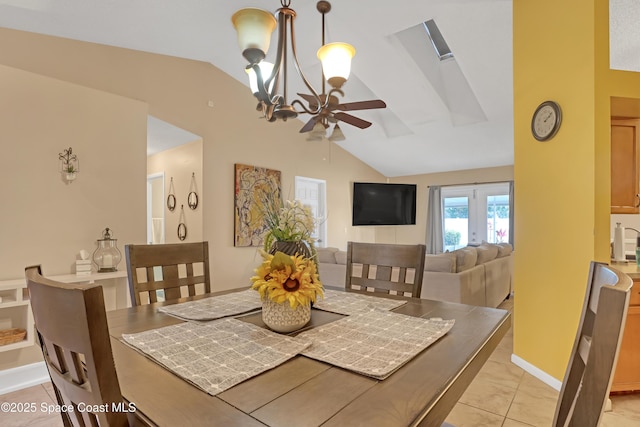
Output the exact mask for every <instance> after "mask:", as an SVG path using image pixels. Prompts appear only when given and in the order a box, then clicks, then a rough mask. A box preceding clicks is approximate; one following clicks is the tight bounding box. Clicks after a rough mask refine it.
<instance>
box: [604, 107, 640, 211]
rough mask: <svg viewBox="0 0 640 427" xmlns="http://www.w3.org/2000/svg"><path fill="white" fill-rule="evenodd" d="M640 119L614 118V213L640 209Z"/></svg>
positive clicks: (612, 192) (612, 139) (612, 205)
mask: <svg viewBox="0 0 640 427" xmlns="http://www.w3.org/2000/svg"><path fill="white" fill-rule="evenodd" d="M639 130H640V119H613V118H612V119H611V213H612V214H637V213H640V194H639V193H640V188H639V187H640V172H639V170H640V145H639V144H640V132H639Z"/></svg>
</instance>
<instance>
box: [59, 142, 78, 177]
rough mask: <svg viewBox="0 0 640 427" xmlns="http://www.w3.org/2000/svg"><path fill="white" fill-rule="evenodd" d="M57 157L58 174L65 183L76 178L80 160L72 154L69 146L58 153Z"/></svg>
mask: <svg viewBox="0 0 640 427" xmlns="http://www.w3.org/2000/svg"><path fill="white" fill-rule="evenodd" d="M58 159H59V160H60V174H61V175H62V178H63V179H64V180H65V181H67V183H70V182H72V181H73V180H74V179H76V176H77V174H78V172H80V161H79V160H78V156H76V155H75V154H73V150H72V149H71V147H69V148H68V149H66V150H64V151H63V152H62V153H58Z"/></svg>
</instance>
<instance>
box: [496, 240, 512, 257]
mask: <svg viewBox="0 0 640 427" xmlns="http://www.w3.org/2000/svg"><path fill="white" fill-rule="evenodd" d="M511 252H513V246H511V243H498V258H502V257H505V256H509V255H511Z"/></svg>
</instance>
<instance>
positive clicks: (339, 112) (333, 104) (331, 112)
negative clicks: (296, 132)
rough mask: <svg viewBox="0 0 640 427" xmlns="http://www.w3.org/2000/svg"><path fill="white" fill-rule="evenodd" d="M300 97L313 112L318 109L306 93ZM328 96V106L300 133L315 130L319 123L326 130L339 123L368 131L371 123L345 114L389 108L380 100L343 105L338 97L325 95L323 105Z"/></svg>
mask: <svg viewBox="0 0 640 427" xmlns="http://www.w3.org/2000/svg"><path fill="white" fill-rule="evenodd" d="M323 92H324V91H323ZM341 94H342V92H341ZM298 96H300V97H301V98H302V99H304V100H305V101H307V102H308V103H309V109H311V110H313V109H316V108H317V107H318V102H317V100H316V99H315V98H314V97H313V96H311V95H307V94H304V93H299V94H298ZM327 96H328V97H329V102H328V104H327V106H326V107H325V108H323V109H322V110H320V112H319V113H318V114H316V115H314V116H313V117H311V119H309V121H308V122H307V123H306V124H305V125H304V126H303V127H302V129H300V133H304V132H309V131H311V130H313V128H314V127H315V126H316V124H318V123H320V124H322V126H323V128H324V129H326V128H328V127H329V124H330V123H336V126H337V122H338V121H341V122H344V123H348V124H350V125H352V126H355V127H357V128H360V129H366V128H368V127H369V126H371V122H368V121H366V120H363V119H361V118H359V117H356V116H353V115H351V114H348V113H345V111H356V110H371V109H375V108H386V106H387V104H385V102H384V101H382V100H380V99H375V100H370V101H359V102H346V103H342V104H341V103H340V102H339V101H338V97H337V96H335V95H326V94H325V93H322V94H321V95H320V99H321V101H322V102H323V103H324V102H325V100H326V99H327Z"/></svg>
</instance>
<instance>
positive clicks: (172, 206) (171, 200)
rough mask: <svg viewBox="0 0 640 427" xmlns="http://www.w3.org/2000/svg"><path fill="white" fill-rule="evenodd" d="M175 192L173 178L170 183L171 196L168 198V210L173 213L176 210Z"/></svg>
mask: <svg viewBox="0 0 640 427" xmlns="http://www.w3.org/2000/svg"><path fill="white" fill-rule="evenodd" d="M174 191H175V190H174V189H173V177H171V182H170V183H169V195H168V196H167V209H169V210H170V211H171V212H173V210H174V209H175V208H176V196H175V195H174V194H173V192H174Z"/></svg>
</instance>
